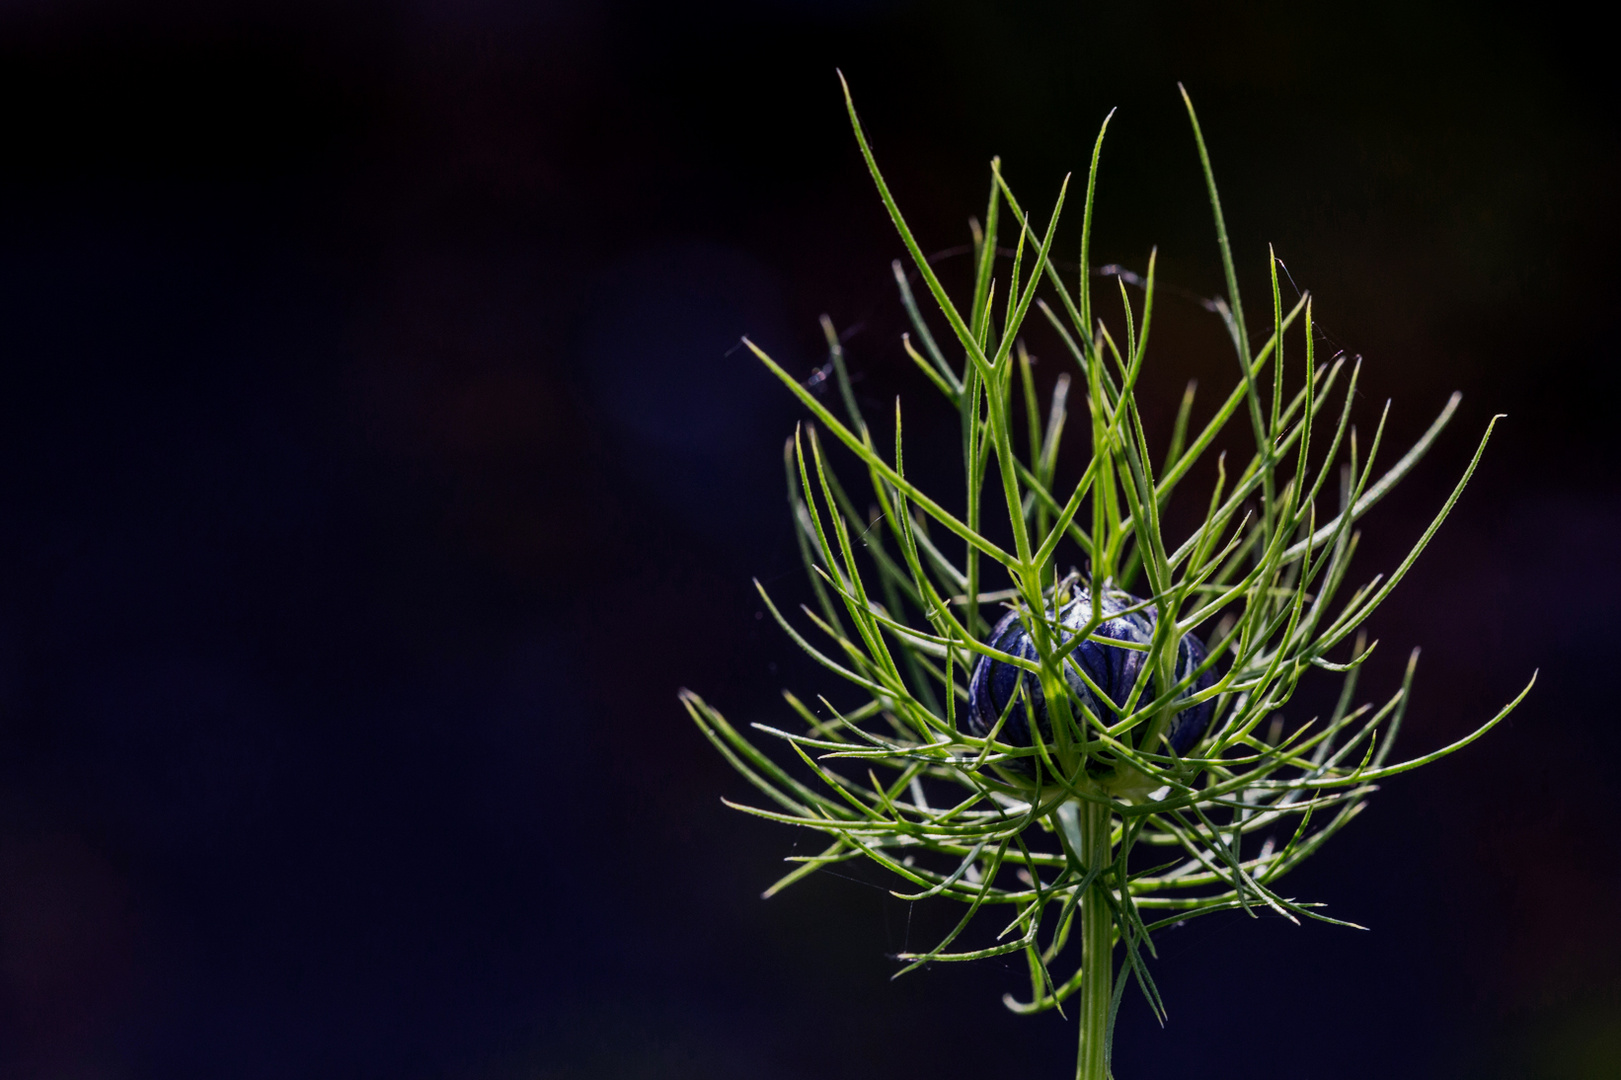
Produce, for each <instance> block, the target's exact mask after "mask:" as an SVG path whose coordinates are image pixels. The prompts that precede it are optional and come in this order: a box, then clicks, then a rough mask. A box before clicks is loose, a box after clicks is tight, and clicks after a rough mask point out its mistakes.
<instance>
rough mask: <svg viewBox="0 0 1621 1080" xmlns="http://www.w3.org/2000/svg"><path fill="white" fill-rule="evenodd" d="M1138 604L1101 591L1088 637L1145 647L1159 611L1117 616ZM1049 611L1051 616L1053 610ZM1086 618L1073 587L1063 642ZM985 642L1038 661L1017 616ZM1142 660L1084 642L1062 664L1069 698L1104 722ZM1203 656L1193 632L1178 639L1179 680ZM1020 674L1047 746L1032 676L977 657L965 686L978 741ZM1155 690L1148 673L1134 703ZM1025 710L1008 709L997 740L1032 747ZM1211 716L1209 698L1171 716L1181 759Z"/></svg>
mask: <svg viewBox="0 0 1621 1080" xmlns="http://www.w3.org/2000/svg"><path fill="white" fill-rule="evenodd" d="M1141 603H1142V601H1141V600H1139V599H1138V598H1137V597H1135V596H1132V595H1130V594H1129V593H1122V592H1110V593H1105V594H1104V595H1103V597H1102V601H1101V604H1100V608H1101V612H1102V616H1103V621H1102V622H1101V623H1099V624H1098V626H1097V627H1096V628H1095V629H1094V630H1093V631H1092V634H1091V637H1092V638H1114V639H1115V640H1117V641H1130V642H1134V643H1137V644H1142V645H1147V644H1148V643H1149V642H1150V641H1151V640H1153V637H1154V623H1155V620H1156V619H1157V618H1158V612H1157V611H1156V610H1155V609H1154V608H1153V607H1151V606H1150V607H1147V608H1143V609H1142V610H1139V611H1132V612H1129V613H1127V614H1120V613H1121V612H1123V611H1126V609H1128V608H1132V607H1136V606H1137V605H1139V604H1141ZM1048 613H1049V616H1050V615H1051V609H1049V612H1048ZM1091 617H1092V597H1091V595H1090V594H1089V593H1088V592H1087V591H1086V590H1085V589H1080V590H1077V591H1076V594H1075V597H1074V599H1072V600H1071V601H1070V602H1069V603H1067V604H1065V605H1064V608H1063V614H1062V617H1061V618H1060V619H1059V620H1058V621H1059V623H1060V625H1062V626H1063V627H1065V628H1066V629H1067V630H1069V631H1070V633H1067V634H1064V640H1065V641H1068V640H1070V639H1072V638H1073V636H1074V633H1073V632H1074V631H1077V630H1079V629H1080V628H1081V627H1083V626H1085V625H1086V623H1087V621H1088V620H1089V619H1091ZM986 644H987V645H989V646H990V647H991V648H993V649H996V650H998V651H1000V652H1005V653H1008V654H1010V655H1012V656H1019V657H1023V658H1025V659H1028V660H1034V659H1036V647H1035V644H1034V643H1033V642H1032V641H1031V640H1030V635H1029V633H1028V632H1026V630H1025V628H1024V626H1023V625H1022V624H1021V623H1020V622H1019V616H1018V613H1017V612H1012V611H1010V612H1008V613H1007V614H1006V615H1004V616H1003V617H1002V619H1001V621H1000V622H998V623H997V624H996V627H995V628H994V629H993V630H992V631H991V635H990V637H989V638H988V639H987V640H986ZM1147 656H1148V654H1147V653H1146V652H1143V651H1142V650H1140V649H1122V648H1119V647H1117V646H1113V645H1106V644H1104V643H1103V642H1101V641H1096V640H1088V641H1084V642H1082V643H1081V644H1080V645H1078V646H1076V648H1075V651H1074V652H1072V653H1070V655H1069V659H1068V660H1067V662H1066V663H1065V665H1064V677H1065V679H1066V680H1067V681H1068V683H1069V686H1070V690H1071V692H1072V693H1073V694H1074V696H1075V698H1076V699H1077V700H1079V701H1082V702H1084V703H1085V704H1086V706H1087V707H1088V708H1089V709H1091V710H1092V712H1093V714H1094V715H1096V716H1098V717H1100V718H1102V719H1103V721H1104V722H1105V723H1108V722H1110V721H1111V720H1112V719H1113V718H1114V717H1115V716H1116V715H1117V712H1116V710H1117V709H1118V708H1120V707H1122V706H1124V705H1125V702H1126V699H1127V698H1128V697H1130V695H1131V688H1132V686H1133V685H1135V684H1136V681H1137V673H1138V672H1139V671H1140V670H1141V669H1142V666H1143V662H1144V661H1145V660H1146V658H1147ZM1204 658H1205V649H1204V645H1203V644H1202V643H1201V642H1200V641H1199V639H1198V638H1196V637H1194V636H1193V635H1192V634H1184V635H1183V636H1182V641H1181V643H1180V645H1179V646H1178V648H1177V654H1176V676H1177V681H1179V682H1180V681H1181V680H1182V679H1185V678H1187V676H1188V675H1189V674H1190V673H1191V672H1192V671H1193V669H1194V668H1196V667H1198V666H1199V665H1200V664H1201V663H1203V662H1204ZM1081 670H1084V671H1085V672H1086V674H1087V677H1088V678H1090V679H1091V680H1092V682H1093V684H1094V685H1096V686H1097V688H1098V689H1100V690H1102V691H1103V692H1104V693H1105V694H1107V695H1108V697H1109V700H1110V701H1111V702H1113V704H1114V706H1115V708H1114V709H1111V708H1110V707H1109V706H1107V705H1103V706H1100V705H1099V703H1098V701H1097V697H1096V695H1094V694H1093V693H1092V690H1091V688H1090V687H1088V686H1087V685H1086V683H1085V682H1084V681H1082V679H1081V676H1080V671H1081ZM1020 675H1023V676H1024V687H1025V693H1026V694H1027V695H1028V697H1029V703H1028V706H1027V707H1028V710H1029V712H1033V713H1034V714H1035V718H1036V723H1037V724H1038V725H1039V726H1040V730H1041V737H1042V739H1043V740H1044V741H1045V742H1047V744H1048V745H1051V743H1052V737H1053V736H1052V721H1051V720H1050V719H1049V718H1048V716H1047V701H1046V698H1045V697H1044V696H1043V695H1042V691H1041V685H1040V683H1039V682H1038V681H1037V679H1036V677H1035V676H1034V674H1032V673H1029V672H1025V671H1023V670H1022V669H1020V668H1017V667H1014V666H1013V665H1012V664H1008V663H1004V662H1002V661H1000V660H992V659H990V658H989V657H981V658H980V661H979V663H978V664H977V665H976V666H975V667H974V674H973V677H972V678H971V679H970V680H969V683H968V730H969V731H971V732H972V733H973V734H974V735H976V736H979V737H981V738H983V737H985V736H986V735H989V734H990V731H991V729H992V728H993V727H995V726H996V721H997V719H998V718H999V717H1000V716H1001V715H1002V712H1003V710H1004V709H1006V708H1007V705H1008V702H1009V701H1010V700H1012V698H1013V696H1014V694H1015V693H1016V691H1017V688H1018V685H1019V677H1020ZM1215 681H1216V675H1215V672H1214V671H1206V672H1205V673H1204V674H1202V675H1200V676H1199V677H1198V679H1196V680H1195V681H1194V683H1193V685H1192V686H1190V687H1189V688H1188V689H1187V690H1186V691H1184V696H1186V695H1188V694H1192V693H1194V692H1196V691H1199V690H1204V689H1206V688H1208V687H1210V686H1211V685H1213V684H1214V683H1215ZM1155 693H1156V691H1155V689H1154V681H1153V677H1152V676H1149V679H1148V684H1147V685H1146V686H1145V687H1144V688H1143V692H1142V694H1141V695H1139V697H1138V702H1139V703H1144V702H1148V701H1152V700H1153V698H1154V695H1155ZM1027 707H1021V706H1018V705H1015V706H1014V707H1013V711H1012V712H1010V713H1009V714H1008V718H1007V722H1006V723H1005V724H1003V725H1002V731H1001V734H1000V735H998V736H997V738H998V740H999V741H1000V742H1005V743H1008V744H1010V745H1013V746H1030V745H1033V744H1032V743H1031V741H1030V721H1029V716H1028V715H1027V711H1026V709H1027ZM1215 711H1216V701H1215V699H1214V698H1212V699H1210V700H1208V701H1204V702H1201V703H1200V704H1198V705H1194V706H1192V707H1190V708H1186V709H1183V710H1182V711H1180V712H1178V713H1177V714H1176V716H1175V718H1174V719H1172V721H1171V728H1170V731H1169V732H1168V733H1167V734H1168V737H1169V742H1170V744H1171V749H1173V750H1175V751H1176V753H1177V754H1185V753H1187V752H1188V750H1190V749H1192V747H1193V746H1194V745H1195V744H1196V743H1198V741H1199V739H1200V737H1201V736H1203V735H1204V732H1205V729H1206V728H1207V727H1209V726H1210V719H1211V717H1212V716H1213V715H1215ZM1150 749H1155V748H1150ZM1016 764H1017V765H1019V766H1023V768H1021V769H1020V771H1021V772H1029V771H1030V766H1029V764H1028V763H1027V762H1025V761H1022V760H1021V761H1019V762H1017V763H1016Z"/></svg>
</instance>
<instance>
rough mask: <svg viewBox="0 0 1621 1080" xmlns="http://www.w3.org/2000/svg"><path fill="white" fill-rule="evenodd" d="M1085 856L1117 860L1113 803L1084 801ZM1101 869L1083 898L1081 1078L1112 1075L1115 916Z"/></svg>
mask: <svg viewBox="0 0 1621 1080" xmlns="http://www.w3.org/2000/svg"><path fill="white" fill-rule="evenodd" d="M1080 819H1081V821H1080V825H1081V852H1080V855H1081V861H1082V863H1084V864H1085V866H1086V867H1087V869H1089V870H1090V869H1091V868H1092V867H1093V866H1097V865H1100V864H1102V865H1106V864H1108V863H1109V862H1110V861H1112V856H1113V844H1112V843H1111V839H1112V836H1111V832H1112V826H1113V822H1112V820H1111V815H1110V812H1109V808H1108V807H1107V806H1102V805H1099V804H1097V803H1092V802H1084V803H1082V804H1081V806H1080ZM1107 887H1108V886H1107V885H1106V884H1105V882H1104V880H1103V875H1102V874H1101V873H1100V874H1099V875H1098V876H1097V878H1095V879H1094V880H1093V883H1092V887H1091V888H1089V889H1088V890H1087V891H1086V895H1085V896H1083V897H1082V898H1081V965H1082V967H1083V968H1084V969H1085V974H1084V975H1083V976H1082V977H1081V989H1080V998H1081V1004H1080V1026H1081V1046H1080V1052H1079V1055H1078V1057H1077V1059H1076V1062H1075V1080H1109V1057H1108V1046H1107V1041H1108V1036H1109V1006H1110V1004H1111V1002H1112V999H1113V997H1114V995H1113V986H1112V985H1111V984H1112V982H1113V980H1114V920H1113V918H1112V917H1111V915H1110V912H1109V901H1108V899H1107V898H1106V897H1105V896H1104V893H1103V890H1104V889H1105V888H1107Z"/></svg>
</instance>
